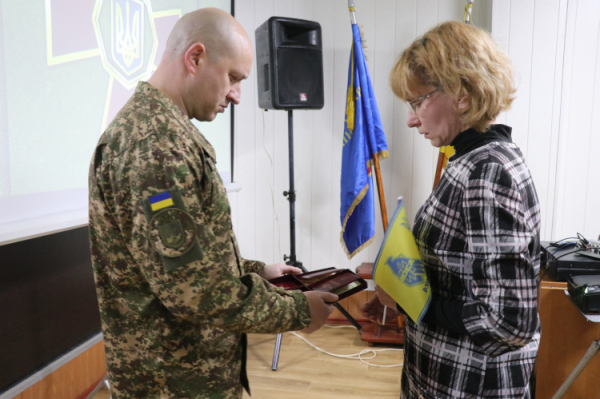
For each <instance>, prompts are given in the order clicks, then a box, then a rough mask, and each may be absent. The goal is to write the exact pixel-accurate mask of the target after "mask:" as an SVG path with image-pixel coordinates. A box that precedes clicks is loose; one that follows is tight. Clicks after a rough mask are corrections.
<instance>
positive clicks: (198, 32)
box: [163, 8, 251, 62]
mask: <svg viewBox="0 0 600 399" xmlns="http://www.w3.org/2000/svg"><path fill="white" fill-rule="evenodd" d="M240 40H241V41H242V42H245V43H243V44H246V45H247V44H250V43H251V42H250V38H249V37H248V34H247V33H246V31H245V30H244V29H243V28H242V27H241V25H240V24H239V23H238V22H237V21H236V20H235V18H233V17H232V16H231V14H228V13H227V12H225V11H223V10H220V9H218V8H201V9H199V10H196V11H192V12H190V13H188V14H185V15H184V16H183V17H181V18H180V19H179V20H178V21H177V23H176V24H175V26H174V27H173V31H172V32H171V34H170V35H169V38H168V39H167V45H166V49H165V54H164V56H163V57H166V58H168V59H170V60H174V59H177V58H179V57H181V56H182V55H183V54H184V53H185V52H186V51H187V49H188V48H189V47H190V46H191V45H192V44H194V43H202V44H203V45H204V46H205V47H206V52H207V55H208V57H209V59H210V60H211V62H216V61H218V60H220V59H221V58H222V57H226V56H229V55H230V54H231V53H232V52H233V51H234V50H235V49H236V47H237V46H239V45H240Z"/></svg>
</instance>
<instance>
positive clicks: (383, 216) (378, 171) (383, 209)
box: [348, 0, 388, 233]
mask: <svg viewBox="0 0 600 399" xmlns="http://www.w3.org/2000/svg"><path fill="white" fill-rule="evenodd" d="M348 10H349V11H350V23H351V24H352V25H356V13H355V12H354V0H348ZM373 166H374V169H375V180H376V181H377V194H378V196H379V208H380V209H381V221H382V224H383V232H384V233H385V232H386V231H387V228H388V216H387V207H386V205H385V195H384V193H383V181H382V179H381V167H380V166H379V154H373Z"/></svg>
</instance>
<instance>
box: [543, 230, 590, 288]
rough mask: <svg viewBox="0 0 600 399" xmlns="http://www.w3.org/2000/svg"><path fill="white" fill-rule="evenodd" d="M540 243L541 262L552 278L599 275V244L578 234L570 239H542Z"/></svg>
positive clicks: (565, 279)
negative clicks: (552, 240)
mask: <svg viewBox="0 0 600 399" xmlns="http://www.w3.org/2000/svg"><path fill="white" fill-rule="evenodd" d="M541 244H542V253H541V264H542V266H545V267H546V270H547V272H548V275H549V276H550V278H552V279H553V280H556V281H568V279H569V277H570V276H581V275H600V245H599V244H597V243H594V242H590V241H588V240H586V239H585V238H583V236H581V235H580V234H578V238H576V239H573V240H570V241H569V240H560V241H555V242H550V241H542V242H541Z"/></svg>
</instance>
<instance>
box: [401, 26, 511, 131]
mask: <svg viewBox="0 0 600 399" xmlns="http://www.w3.org/2000/svg"><path fill="white" fill-rule="evenodd" d="M390 84H391V86H392V90H393V91H394V93H395V94H396V95H397V96H398V97H399V98H401V99H402V100H404V101H407V100H408V99H410V98H413V97H416V96H417V93H416V88H417V86H418V85H424V86H426V85H431V86H435V87H437V88H440V89H442V90H443V91H444V92H445V93H447V94H449V95H450V96H452V97H453V98H455V99H456V100H459V99H462V98H466V102H467V105H466V107H464V108H460V109H458V108H457V109H456V112H458V113H459V114H460V115H461V120H462V122H463V123H465V124H466V125H467V126H471V127H474V128H475V129H476V130H478V131H480V132H483V131H485V130H486V129H487V128H488V127H489V125H490V123H491V122H492V121H493V120H494V119H496V117H497V116H498V114H499V113H500V112H501V111H504V110H507V109H508V108H510V104H511V103H512V101H513V100H514V93H515V91H516V90H515V88H514V85H513V79H512V64H511V61H510V58H509V57H508V55H507V54H506V53H505V52H504V51H502V49H500V47H499V46H498V45H497V44H496V43H495V42H494V41H493V40H492V38H491V37H490V36H489V35H488V34H487V33H486V32H484V31H483V30H481V29H479V28H476V27H474V26H471V25H466V24H464V23H460V22H454V21H453V22H444V23H442V24H440V25H438V26H436V27H435V28H433V29H431V30H430V31H429V32H427V33H425V34H424V35H423V37H422V38H419V39H417V40H415V41H414V42H413V43H412V44H411V45H410V46H409V47H408V48H407V49H406V50H404V52H403V53H402V54H401V55H400V58H399V59H398V61H397V62H396V65H394V68H393V69H392V72H391V74H390ZM421 94H422V93H421Z"/></svg>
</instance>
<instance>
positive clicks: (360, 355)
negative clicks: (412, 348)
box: [290, 326, 404, 367]
mask: <svg viewBox="0 0 600 399" xmlns="http://www.w3.org/2000/svg"><path fill="white" fill-rule="evenodd" d="M344 327H346V326H344ZM331 328H336V327H331ZM338 328H339V327H338ZM290 333H292V334H294V335H295V336H296V337H298V338H300V339H301V340H302V341H304V342H306V343H307V344H308V345H309V346H310V347H311V348H314V349H316V350H318V351H319V352H322V353H324V354H326V355H329V356H333V357H339V358H343V359H352V360H360V361H361V362H363V363H365V364H367V365H369V366H373V367H401V366H403V365H404V363H399V364H387V365H386V364H373V363H369V362H366V361H365V360H364V359H373V358H375V356H377V353H378V352H387V351H397V352H403V351H404V350H403V349H394V348H387V349H364V350H362V351H360V352H358V353H354V354H351V355H338V354H335V353H331V352H327V351H326V350H324V349H321V348H319V347H318V346H316V345H315V344H313V343H311V342H310V341H309V340H307V339H306V338H304V337H303V336H302V335H300V334H298V333H296V332H294V331H290ZM367 353H371V354H372V356H371V357H366V358H363V355H366V354H367Z"/></svg>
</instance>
